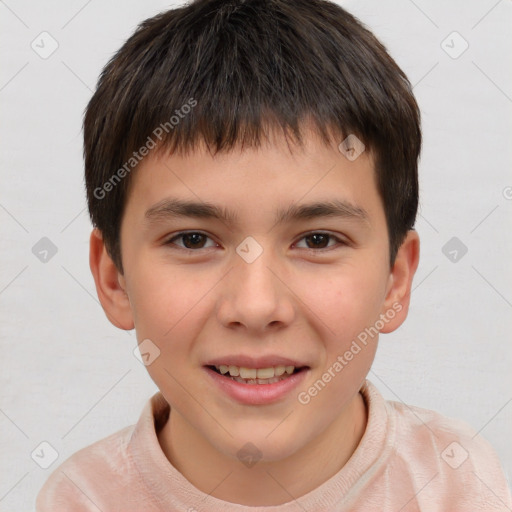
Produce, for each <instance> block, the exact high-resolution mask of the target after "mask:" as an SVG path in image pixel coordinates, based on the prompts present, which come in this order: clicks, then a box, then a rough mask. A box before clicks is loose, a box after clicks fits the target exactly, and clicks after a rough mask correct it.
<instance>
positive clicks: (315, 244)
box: [300, 231, 347, 250]
mask: <svg viewBox="0 0 512 512" xmlns="http://www.w3.org/2000/svg"><path fill="white" fill-rule="evenodd" d="M329 239H331V240H334V241H335V242H338V244H341V245H347V243H346V242H345V241H343V240H342V239H340V238H338V237H337V236H334V235H331V234H330V233H323V232H320V231H318V232H313V233H308V234H307V235H305V236H303V237H302V238H301V239H300V240H306V244H311V247H305V248H306V249H313V250H314V249H325V248H327V244H328V241H329ZM334 245H336V244H334ZM331 247H332V246H331Z"/></svg>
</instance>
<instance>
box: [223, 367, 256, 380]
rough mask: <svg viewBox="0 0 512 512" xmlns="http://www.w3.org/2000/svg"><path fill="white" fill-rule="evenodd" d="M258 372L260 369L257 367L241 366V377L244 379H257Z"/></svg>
mask: <svg viewBox="0 0 512 512" xmlns="http://www.w3.org/2000/svg"><path fill="white" fill-rule="evenodd" d="M257 374H258V370H257V369H256V368H244V367H243V366H242V367H241V368H240V377H242V379H255V378H256V375H257ZM230 375H231V373H230Z"/></svg>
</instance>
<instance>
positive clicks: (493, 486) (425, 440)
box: [387, 401, 512, 510]
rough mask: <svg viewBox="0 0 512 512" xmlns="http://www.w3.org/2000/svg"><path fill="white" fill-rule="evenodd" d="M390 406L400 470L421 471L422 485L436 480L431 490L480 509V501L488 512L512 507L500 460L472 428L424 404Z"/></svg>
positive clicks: (395, 461)
mask: <svg viewBox="0 0 512 512" xmlns="http://www.w3.org/2000/svg"><path fill="white" fill-rule="evenodd" d="M387 406H388V410H389V411H390V414H391V415H393V416H394V424H395V438H394V447H393V452H394V457H393V460H394V465H395V468H397V469H398V468H399V467H400V466H401V465H403V466H404V468H407V470H408V472H409V473H410V474H414V475H416V476H418V475H421V481H422V482H423V483H425V482H427V481H429V482H431V484H429V487H430V488H431V492H437V493H438V495H439V494H446V496H449V497H450V499H452V498H453V497H454V496H459V497H460V498H459V499H460V500H461V501H463V502H464V503H466V502H467V503H468V505H469V503H471V502H472V503H473V505H475V506H477V508H478V505H477V504H481V505H482V506H485V507H487V508H486V510H503V509H504V508H503V507H504V505H506V506H508V507H511V506H512V500H511V497H510V490H509V488H508V484H507V481H506V479H505V475H504V472H503V469H502V466H501V463H500V460H499V458H498V456H497V455H496V452H495V451H494V449H493V447H492V446H491V444H490V443H489V442H488V441H487V440H486V439H485V438H484V437H482V436H481V435H480V434H479V433H478V432H477V431H476V430H475V429H474V428H473V427H471V426H470V425H469V424H468V423H466V422H465V421H462V420H459V419H455V418H451V417H447V416H444V415H442V414H440V413H438V412H436V411H432V410H429V409H424V408H422V407H417V406H410V405H405V404H403V403H400V402H395V401H388V402H387ZM430 479H431V480H430ZM419 483H420V482H418V484H419ZM427 494H428V493H427ZM457 503H458V502H457Z"/></svg>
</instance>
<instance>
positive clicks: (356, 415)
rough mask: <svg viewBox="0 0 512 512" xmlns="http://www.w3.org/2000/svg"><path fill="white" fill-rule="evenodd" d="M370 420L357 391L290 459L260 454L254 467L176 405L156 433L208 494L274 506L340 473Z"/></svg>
mask: <svg viewBox="0 0 512 512" xmlns="http://www.w3.org/2000/svg"><path fill="white" fill-rule="evenodd" d="M366 424H367V410H366V404H365V402H364V399H363V397H362V395H361V393H357V394H356V395H355V396H354V398H353V399H352V401H351V402H350V403H349V404H348V405H347V407H346V409H345V410H344V412H343V414H342V415H340V416H339V417H338V418H336V420H334V421H333V422H332V423H331V424H330V425H329V426H328V427H327V428H326V429H325V430H324V431H323V432H322V433H321V434H320V435H318V436H317V437H316V438H315V439H313V440H312V441H311V442H310V443H309V444H308V445H306V446H304V447H302V448H301V449H300V450H298V451H297V452H295V453H294V454H292V455H291V456H289V457H287V458H286V459H282V460H277V461H265V460H260V461H258V462H257V463H256V464H255V465H254V466H252V467H245V466H244V465H243V464H241V463H240V461H239V460H238V459H233V458H232V457H228V456H226V455H225V454H223V453H220V452H219V451H218V450H217V449H216V448H214V447H213V446H212V445H211V444H210V443H209V442H208V440H207V439H205V438H204V437H203V436H201V435H200V434H199V432H198V431H197V430H195V429H193V428H192V427H191V426H190V424H189V423H188V422H187V421H186V420H185V419H184V418H183V417H182V416H181V415H180V414H179V413H178V412H177V411H176V410H173V409H172V408H171V413H170V415H169V419H168V421H167V423H166V424H165V426H164V427H163V428H162V430H161V431H160V432H159V433H158V439H159V442H160V445H161V447H162V450H163V452H164V454H165V456H166V457H167V459H168V460H169V462H170V463H171V464H172V465H173V466H174V467H175V468H176V469H177V470H178V471H179V472H180V473H181V474H182V475H183V476H184V477H185V478H186V479H187V480H188V481H189V482H190V483H192V484H193V485H194V486H195V487H196V488H197V489H199V490H200V491H202V492H204V493H205V494H209V495H211V496H213V497H215V498H217V499H219V500H223V501H227V502H231V503H237V504H240V505H245V506H253V507H255V506H275V505H282V504H283V503H286V502H289V501H292V500H293V499H294V498H298V497H301V496H303V495H305V494H307V493H308V492H311V491H313V490H314V489H316V488H317V487H319V486H320V485H322V484H323V483H324V482H325V481H327V480H328V479H329V478H331V477H332V476H334V475H335V474H336V473H338V472H339V471H340V470H341V469H342V468H343V466H344V465H345V464H346V463H347V461H348V460H349V459H350V457H351V456H352V454H353V453H354V451H355V450H356V448H357V446H358V444H359V442H360V441H361V438H362V437H363V434H364V432H365V429H366ZM198 461H200V463H198ZM212 489H213V491H212Z"/></svg>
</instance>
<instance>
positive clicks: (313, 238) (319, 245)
mask: <svg viewBox="0 0 512 512" xmlns="http://www.w3.org/2000/svg"><path fill="white" fill-rule="evenodd" d="M329 238H330V237H329V235H324V234H323V233H320V234H314V235H308V236H306V237H304V240H307V241H308V243H311V245H312V246H311V247H309V248H310V249H323V248H324V247H326V246H327V244H328V241H329Z"/></svg>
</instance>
